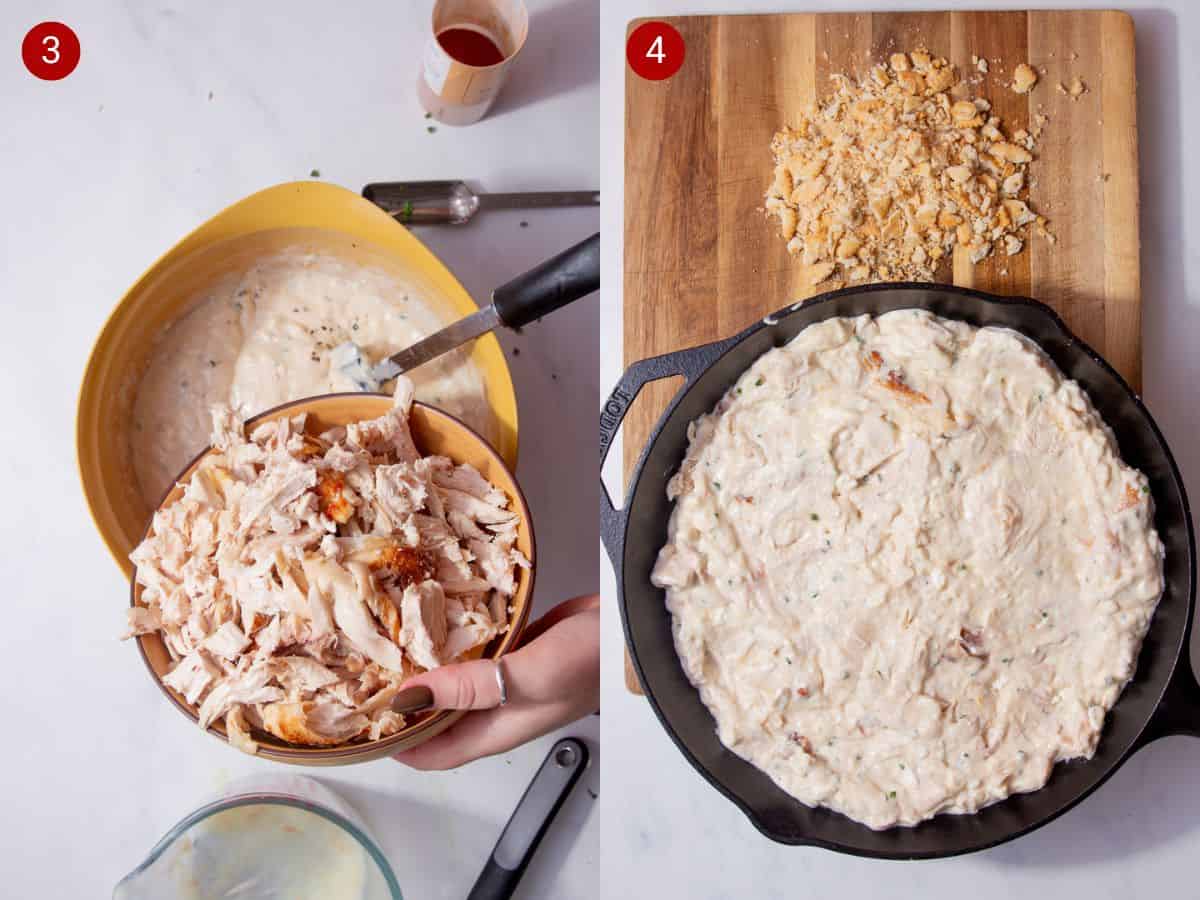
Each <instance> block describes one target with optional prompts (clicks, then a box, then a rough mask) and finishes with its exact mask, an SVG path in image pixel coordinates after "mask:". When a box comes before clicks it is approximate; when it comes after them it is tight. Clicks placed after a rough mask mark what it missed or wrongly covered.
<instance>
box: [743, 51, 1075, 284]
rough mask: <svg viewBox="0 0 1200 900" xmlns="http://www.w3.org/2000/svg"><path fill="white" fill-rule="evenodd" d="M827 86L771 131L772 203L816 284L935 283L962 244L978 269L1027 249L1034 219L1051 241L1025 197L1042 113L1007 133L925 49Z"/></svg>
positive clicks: (768, 206) (940, 60)
mask: <svg viewBox="0 0 1200 900" xmlns="http://www.w3.org/2000/svg"><path fill="white" fill-rule="evenodd" d="M1022 65H1023V66H1024V67H1025V68H1026V69H1029V73H1028V74H1030V75H1033V81H1036V75H1035V74H1033V72H1032V69H1030V68H1029V66H1028V65H1027V64H1022ZM1020 69H1021V67H1018V72H1017V73H1014V84H1016V83H1019V80H1020V79H1019V78H1018V75H1019V73H1020ZM831 80H832V81H833V82H834V88H833V93H832V94H831V95H830V96H829V97H827V98H825V99H824V100H822V101H821V102H819V103H818V104H815V105H813V106H810V107H809V109H808V110H807V111H806V112H805V113H804V114H803V115H802V116H801V118H800V120H799V122H797V123H796V124H795V125H794V126H792V127H787V128H784V129H783V130H781V131H780V132H778V133H777V134H776V135H775V138H774V140H773V141H772V144H771V149H772V152H773V154H774V157H775V175H774V180H773V182H772V185H771V187H770V190H769V191H768V193H767V197H766V202H765V208H766V210H767V212H768V214H770V215H773V216H775V217H776V219H777V221H778V224H779V228H780V232H781V235H782V237H783V239H784V240H785V241H787V248H788V251H789V252H790V253H791V254H792V255H794V256H797V257H799V259H800V261H801V263H802V264H803V265H804V266H805V267H806V274H807V276H808V279H809V281H810V283H812V284H814V285H815V284H820V285H821V287H822V288H824V289H832V288H833V287H835V286H842V285H843V284H846V283H850V284H855V283H861V282H864V281H879V280H913V281H932V280H933V278H934V274H935V272H936V270H937V268H938V266H939V265H941V264H943V261H944V260H946V258H947V257H948V256H949V255H950V254H952V253H953V252H955V249H956V247H959V248H961V249H962V252H963V253H964V254H965V255H966V256H967V257H968V258H969V259H970V260H971V261H972V262H979V261H980V260H982V259H984V258H986V257H987V256H989V255H990V254H991V253H992V252H993V248H996V249H997V250H998V251H999V250H1001V249H1002V250H1003V252H1004V253H1005V254H1006V255H1009V256H1011V255H1015V254H1017V253H1020V252H1021V250H1022V248H1023V247H1024V245H1025V243H1026V240H1027V238H1026V236H1025V235H1026V234H1027V231H1026V230H1025V226H1027V225H1029V224H1030V223H1034V222H1036V223H1037V226H1036V228H1037V233H1038V234H1039V235H1043V236H1045V237H1046V238H1047V240H1049V241H1051V242H1053V240H1054V238H1053V235H1051V234H1050V232H1049V231H1048V230H1047V229H1046V227H1045V226H1046V224H1047V223H1046V220H1045V218H1044V217H1043V216H1040V215H1038V213H1037V212H1036V211H1034V210H1032V209H1030V207H1029V205H1028V203H1027V202H1026V200H1025V199H1021V196H1018V195H1024V196H1025V197H1026V198H1027V195H1028V189H1029V179H1028V177H1027V169H1028V166H1029V164H1030V163H1032V162H1033V161H1034V151H1035V149H1036V142H1037V140H1038V138H1039V137H1040V135H1041V133H1042V129H1043V127H1044V126H1045V123H1046V121H1047V118H1046V117H1045V116H1044V115H1041V114H1040V113H1039V114H1038V115H1036V116H1034V119H1033V123H1032V125H1031V127H1030V129H1028V130H1026V129H1018V130H1016V131H1012V132H1010V133H1007V134H1006V131H1005V129H1004V125H1003V123H1002V122H1001V120H1000V119H999V117H997V116H994V115H992V114H991V104H990V103H989V102H988V101H987V100H986V99H984V98H981V97H977V98H971V97H969V96H965V97H962V98H958V97H957V96H956V97H951V95H950V91H951V89H953V88H955V87H956V86H959V85H961V84H962V83H961V82H960V79H959V78H958V75H957V72H956V70H955V68H954V67H953V66H952V65H950V64H949V63H948V62H947V61H946V60H945V59H944V58H941V57H934V56H932V55H931V54H930V53H929V52H928V51H927V50H925V49H923V48H918V49H916V50H914V51H912V52H911V53H893V54H891V55H890V57H889V59H888V62H887V64H881V65H877V66H875V67H874V68H873V69H872V70H871V72H870V75H869V76H868V77H867V78H865V79H863V80H862V81H861V82H858V83H855V82H854V81H852V80H851V79H850V78H849V77H848V76H846V75H840V74H839V75H833V76H831ZM1030 86H1032V82H1031V83H1030ZM959 93H961V91H955V94H956V95H957V94H959Z"/></svg>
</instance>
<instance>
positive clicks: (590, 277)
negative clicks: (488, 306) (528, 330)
mask: <svg viewBox="0 0 1200 900" xmlns="http://www.w3.org/2000/svg"><path fill="white" fill-rule="evenodd" d="M599 287H600V235H599V234H593V235H592V236H591V237H590V238H588V239H587V240H584V241H581V242H579V243H578V244H576V245H575V246H574V247H571V248H570V249H569V250H564V251H563V252H562V253H560V254H558V256H556V257H554V258H553V259H548V260H546V261H545V262H544V263H542V264H541V265H540V266H535V267H534V268H532V269H530V270H529V271H528V272H526V273H525V274H524V275H518V276H517V277H516V278H514V279H513V280H512V281H510V282H508V284H505V285H503V286H501V287H498V288H496V290H494V291H493V292H492V305H493V306H495V307H496V312H497V313H499V315H500V321H501V322H503V323H504V324H505V325H507V326H508V327H509V328H520V327H521V326H522V325H528V324H529V323H530V322H533V321H536V320H537V319H540V318H541V317H542V316H544V315H546V314H547V313H552V312H554V311H555V310H556V309H560V308H561V307H563V306H566V305H567V304H568V303H570V302H571V301H572V300H578V299H579V298H580V297H586V296H587V295H588V294H590V293H592V292H593V291H595V290H597V289H598V288H599Z"/></svg>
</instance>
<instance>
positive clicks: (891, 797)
mask: <svg viewBox="0 0 1200 900" xmlns="http://www.w3.org/2000/svg"><path fill="white" fill-rule="evenodd" d="M888 799H889V800H895V799H896V792H895V791H888Z"/></svg>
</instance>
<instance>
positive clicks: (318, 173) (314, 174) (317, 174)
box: [308, 169, 321, 178]
mask: <svg viewBox="0 0 1200 900" xmlns="http://www.w3.org/2000/svg"><path fill="white" fill-rule="evenodd" d="M308 174H309V176H310V177H312V178H320V177H321V170H320V169H313V170H312V171H311V172H309V173H308Z"/></svg>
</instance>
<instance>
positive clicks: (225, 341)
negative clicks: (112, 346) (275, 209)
mask: <svg viewBox="0 0 1200 900" xmlns="http://www.w3.org/2000/svg"><path fill="white" fill-rule="evenodd" d="M442 324H443V323H442V322H441V321H439V320H438V318H437V317H436V316H435V315H434V313H433V312H432V310H430V309H429V308H428V307H426V306H425V305H424V304H423V303H422V302H421V300H420V298H419V297H417V296H416V295H415V294H414V293H413V291H412V290H411V289H410V288H408V287H407V286H406V285H404V284H403V283H401V282H399V281H398V280H397V279H396V278H394V277H393V276H392V275H390V274H388V273H387V272H385V271H383V270H381V269H377V268H374V267H369V266H360V265H356V264H352V263H349V262H346V261H343V260H341V259H339V258H338V257H337V256H334V255H332V254H327V253H317V252H308V251H302V250H286V251H283V252H279V253H276V254H274V255H272V256H269V257H267V258H265V259H263V260H261V261H259V262H258V263H256V264H255V265H253V266H252V267H250V268H249V269H248V270H247V271H245V272H241V273H235V274H233V275H230V276H228V277H226V278H224V279H222V280H221V281H220V282H218V283H217V284H216V285H214V286H213V288H212V289H211V290H209V291H208V292H207V293H206V294H205V296H204V297H203V298H202V299H201V302H199V303H198V304H197V305H196V306H195V307H194V308H193V309H191V310H190V311H189V313H188V314H187V315H185V316H184V317H183V318H181V319H180V320H178V321H177V322H175V323H174V324H173V325H172V326H171V328H169V329H168V330H167V331H166V332H165V333H164V334H163V335H161V336H160V338H159V339H158V340H157V342H156V343H155V346H154V349H153V351H152V354H151V358H150V362H149V365H148V367H147V369H146V372H145V375H144V376H143V377H142V380H141V382H140V384H139V385H138V390H137V398H136V400H135V402H134V410H133V431H132V436H131V446H130V450H131V458H132V461H133V468H134V471H135V472H136V473H137V477H138V481H139V486H140V488H141V491H142V496H143V498H144V499H145V501H146V502H147V504H149V505H151V506H154V505H155V504H157V503H158V501H159V500H160V499H162V496H163V494H165V493H166V490H167V488H168V487H169V486H170V484H171V479H172V478H174V477H175V476H177V475H178V474H179V473H180V471H181V470H182V469H183V468H184V466H186V465H187V464H188V462H189V461H190V460H191V459H192V458H193V457H194V456H195V455H196V454H197V453H199V452H200V451H201V450H203V449H204V448H205V446H207V443H208V429H209V418H208V411H209V409H210V408H211V407H212V406H213V405H215V404H222V403H223V404H228V405H230V406H231V407H233V409H234V410H235V411H236V412H237V413H238V414H239V415H241V416H243V417H247V418H248V417H250V416H252V415H255V414H257V413H260V412H263V411H265V410H267V409H270V408H272V407H274V406H278V405H279V404H281V403H286V402H287V401H289V400H298V399H300V398H301V397H310V396H313V395H316V394H328V393H332V392H335V391H352V390H354V389H355V388H354V384H353V382H352V381H351V380H350V379H349V378H347V377H346V376H345V375H344V374H343V373H342V372H341V371H339V370H338V368H337V367H336V366H335V365H333V364H332V363H331V361H330V351H331V350H332V349H333V348H334V347H336V346H337V345H338V344H340V343H342V342H343V341H354V342H355V343H356V344H358V345H359V346H360V347H361V348H362V349H363V353H364V356H365V357H366V358H367V359H368V360H369V361H370V362H371V363H372V364H373V363H375V362H376V361H378V360H379V359H381V358H383V357H384V356H387V355H389V354H391V353H395V352H396V351H398V350H402V349H404V348H405V347H407V346H409V345H411V344H413V343H415V342H416V341H417V340H419V339H420V338H422V337H425V336H426V335H428V334H431V333H432V332H434V331H436V330H437V329H438V328H440V327H441V326H442ZM412 378H413V381H414V383H415V384H416V386H417V396H418V399H420V400H423V401H425V402H427V403H429V404H431V405H433V406H437V407H439V408H441V409H444V410H445V411H446V412H448V413H450V414H452V415H455V416H458V417H459V418H460V419H462V420H463V421H464V422H466V423H467V424H468V425H470V426H471V427H472V428H474V429H475V430H476V431H478V432H479V433H480V434H482V435H483V436H484V437H485V438H487V439H488V440H490V441H494V440H495V437H496V435H495V434H494V430H495V429H494V424H493V422H492V420H491V415H490V413H489V409H488V403H487V395H486V391H485V388H484V383H483V377H482V375H481V373H480V372H479V370H478V369H477V368H476V366H475V364H474V363H473V362H472V361H471V359H470V357H469V354H468V352H467V350H466V349H462V350H457V351H454V352H453V353H449V354H447V355H446V356H444V357H442V358H441V359H439V360H435V361H433V362H430V363H427V364H426V365H424V366H421V367H420V368H419V369H417V370H415V371H414V372H413V373H412Z"/></svg>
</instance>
